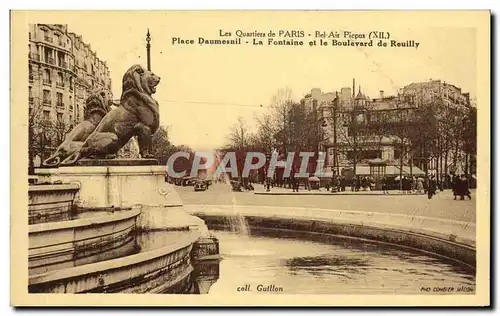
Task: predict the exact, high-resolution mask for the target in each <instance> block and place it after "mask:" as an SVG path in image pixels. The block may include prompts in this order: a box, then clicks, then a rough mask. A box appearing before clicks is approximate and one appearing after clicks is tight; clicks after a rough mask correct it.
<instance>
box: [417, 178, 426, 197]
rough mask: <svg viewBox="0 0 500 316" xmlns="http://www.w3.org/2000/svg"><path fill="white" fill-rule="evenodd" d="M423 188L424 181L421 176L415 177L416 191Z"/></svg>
mask: <svg viewBox="0 0 500 316" xmlns="http://www.w3.org/2000/svg"><path fill="white" fill-rule="evenodd" d="M423 190H424V181H423V180H422V178H417V193H418V194H420V193H422V191H423Z"/></svg>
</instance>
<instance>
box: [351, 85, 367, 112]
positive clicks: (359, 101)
mask: <svg viewBox="0 0 500 316" xmlns="http://www.w3.org/2000/svg"><path fill="white" fill-rule="evenodd" d="M354 105H355V106H356V107H364V106H365V105H366V97H365V95H364V94H363V93H361V86H359V90H358V95H357V96H356V98H355V99H354Z"/></svg>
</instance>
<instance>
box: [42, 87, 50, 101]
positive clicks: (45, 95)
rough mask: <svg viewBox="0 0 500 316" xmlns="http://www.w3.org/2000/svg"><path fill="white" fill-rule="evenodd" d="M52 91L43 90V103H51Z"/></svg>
mask: <svg viewBox="0 0 500 316" xmlns="http://www.w3.org/2000/svg"><path fill="white" fill-rule="evenodd" d="M50 103H51V102H50V91H49V90H43V104H50Z"/></svg>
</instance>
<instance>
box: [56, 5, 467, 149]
mask: <svg viewBox="0 0 500 316" xmlns="http://www.w3.org/2000/svg"><path fill="white" fill-rule="evenodd" d="M332 14H333V13H331V14H330V13H328V12H326V13H317V12H308V13H302V14H301V13H300V12H289V13H286V14H285V13H283V12H282V13H277V12H272V11H264V12H257V13H255V14H253V13H252V14H250V13H249V12H246V13H245V12H229V11H227V12H224V13H221V12H212V13H209V12H182V11H177V12H175V11H174V12H154V13H153V12H144V13H142V14H137V13H136V12H134V13H132V12H126V11H121V12H120V11H118V12H100V13H93V14H92V16H91V23H89V16H88V15H84V14H77V13H74V14H73V15H72V16H71V18H69V17H67V16H65V18H66V19H67V21H66V22H65V23H66V24H68V29H69V30H70V31H72V32H75V33H77V34H80V35H82V37H83V40H84V41H85V42H87V43H90V44H91V47H92V49H93V50H94V51H96V53H97V56H98V57H99V58H100V59H102V60H105V61H106V62H107V64H108V66H109V69H110V72H111V78H112V89H113V94H114V97H115V99H118V98H119V96H120V94H121V80H122V76H123V74H124V73H125V71H126V70H127V69H128V68H129V67H130V66H131V65H133V64H137V63H138V64H142V65H144V66H145V65H146V49H145V44H146V42H145V34H146V31H147V29H148V28H149V30H150V33H151V37H152V41H151V58H152V70H153V72H154V73H155V74H157V75H159V76H160V77H161V78H162V79H161V82H160V84H159V85H158V87H157V92H156V94H155V95H154V98H155V99H156V100H157V101H158V102H159V104H160V121H161V124H162V125H163V126H165V127H167V128H168V131H169V135H170V138H171V141H172V142H173V143H174V144H176V145H181V144H182V145H188V146H190V147H192V148H193V149H195V150H208V149H211V148H214V147H220V146H222V145H223V144H224V143H225V142H226V141H227V136H228V134H229V129H230V126H231V125H233V124H234V123H235V122H236V120H237V117H238V116H242V117H243V118H244V119H245V120H246V121H247V123H248V125H249V126H250V128H251V129H254V128H255V121H254V117H255V116H256V115H261V114H262V113H265V111H267V110H268V108H267V106H268V105H269V103H270V100H271V98H272V96H273V94H274V93H275V92H276V91H277V90H278V89H280V88H283V87H288V88H289V89H291V90H292V92H293V95H294V98H295V99H296V100H300V98H301V97H302V96H304V95H305V94H307V93H308V92H310V90H311V89H312V88H320V89H321V90H322V91H324V92H330V91H340V88H342V87H350V86H351V85H352V79H353V78H356V85H358V84H359V85H361V89H362V91H363V93H365V94H367V95H368V96H371V97H376V96H377V95H378V94H379V91H380V90H384V91H385V95H391V94H395V93H396V92H397V90H398V89H399V88H401V87H403V86H404V85H406V84H409V83H411V82H419V81H427V80H430V79H442V80H444V81H446V82H448V83H451V84H454V85H456V86H458V87H461V88H462V90H463V92H470V93H471V97H472V98H474V97H475V95H476V90H477V78H476V77H477V74H476V63H477V60H476V44H475V43H476V30H475V29H474V28H469V27H467V23H464V22H462V23H461V25H462V26H464V27H461V28H458V27H454V24H453V23H458V21H454V22H453V23H452V22H449V23H447V21H443V19H441V20H439V22H433V20H432V19H429V21H422V19H420V18H408V17H402V16H399V17H397V18H396V16H390V17H388V18H387V19H380V17H378V18H377V17H376V16H374V15H373V14H371V15H370V14H361V13H360V14H357V15H354V16H353V15H349V16H348V15H341V14H339V12H336V13H335V15H332ZM59 20H64V19H59ZM46 22H47V23H58V22H57V21H52V22H49V21H46ZM433 23H435V24H436V25H433ZM220 29H222V30H225V31H230V32H233V33H234V32H235V31H236V30H238V29H240V30H244V31H248V32H251V31H254V30H258V31H263V32H268V31H269V30H280V29H285V30H304V31H305V32H306V33H311V32H314V31H315V30H327V31H328V30H350V31H352V32H359V33H364V32H369V31H370V30H373V29H377V30H384V31H389V32H390V34H391V38H393V39H396V40H401V41H405V40H415V41H417V42H420V45H419V47H418V48H417V49H415V48H391V49H377V48H356V47H341V48H339V47H309V46H308V45H305V46H303V47H267V46H263V47H252V46H248V45H247V46H243V47H237V46H230V47H216V46H211V47H210V46H199V45H191V46H189V45H179V46H175V45H172V37H181V38H185V39H194V40H195V42H196V41H197V39H198V37H204V38H207V39H218V38H219V36H218V35H219V30H220ZM304 41H305V42H306V43H307V42H308V39H305V40H304ZM261 105H262V106H261Z"/></svg>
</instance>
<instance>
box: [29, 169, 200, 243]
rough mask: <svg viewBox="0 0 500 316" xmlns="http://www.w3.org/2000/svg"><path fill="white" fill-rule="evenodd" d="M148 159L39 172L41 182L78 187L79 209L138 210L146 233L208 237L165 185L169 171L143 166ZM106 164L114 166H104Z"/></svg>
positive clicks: (195, 218) (171, 189)
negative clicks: (191, 232)
mask: <svg viewBox="0 0 500 316" xmlns="http://www.w3.org/2000/svg"><path fill="white" fill-rule="evenodd" d="M145 160H146V159H112V160H102V159H92V160H90V159H89V160H81V161H80V162H81V163H84V164H86V163H88V164H92V165H82V166H71V167H59V168H51V169H47V168H45V169H43V168H42V169H37V170H36V171H35V172H36V174H37V175H38V176H39V178H40V181H50V182H54V181H61V182H62V183H78V184H79V186H80V192H79V196H77V199H78V200H77V205H78V206H79V207H83V208H105V207H106V208H109V207H115V208H117V207H121V208H124V207H134V208H139V209H140V210H141V215H140V216H139V219H138V221H137V226H138V228H140V229H143V230H157V229H159V230H164V229H167V230H176V229H196V230H198V231H199V232H200V233H201V234H206V233H208V229H207V227H206V225H205V223H204V221H203V220H201V219H200V218H198V217H195V216H192V215H190V214H189V213H188V212H186V210H184V208H183V204H182V200H181V198H180V196H179V194H178V193H177V191H176V190H175V187H174V186H173V185H172V184H170V183H167V182H165V174H166V167H165V166H159V165H143V164H144V162H145ZM104 162H108V163H112V164H114V165H112V166H105V165H103V164H104Z"/></svg>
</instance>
